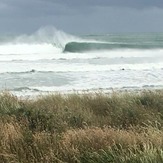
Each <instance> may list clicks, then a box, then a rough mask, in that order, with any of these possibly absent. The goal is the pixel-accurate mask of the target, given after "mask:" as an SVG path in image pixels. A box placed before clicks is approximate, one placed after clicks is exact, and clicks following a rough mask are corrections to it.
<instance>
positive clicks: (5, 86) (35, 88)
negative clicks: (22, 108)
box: [0, 28, 163, 95]
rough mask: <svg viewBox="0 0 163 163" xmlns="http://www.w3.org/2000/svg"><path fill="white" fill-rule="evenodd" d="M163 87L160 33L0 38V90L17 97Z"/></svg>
mask: <svg viewBox="0 0 163 163" xmlns="http://www.w3.org/2000/svg"><path fill="white" fill-rule="evenodd" d="M150 88H152V89H157V88H163V33H127V34H124V33H123V34H103V35H85V36H72V35H69V34H66V33H64V32H62V31H59V30H56V29H55V28H45V29H40V30H38V31H37V32H35V33H33V34H31V35H20V36H12V37H11V36H0V90H1V91H2V90H9V91H11V92H13V93H15V94H17V95H32V94H40V93H41V94H42V93H47V92H71V91H82V90H90V91H91V90H95V91H96V90H99V89H100V90H105V91H109V90H124V89H125V90H126V89H127V90H128V89H150Z"/></svg>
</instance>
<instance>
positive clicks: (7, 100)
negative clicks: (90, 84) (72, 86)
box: [0, 90, 163, 163]
mask: <svg viewBox="0 0 163 163" xmlns="http://www.w3.org/2000/svg"><path fill="white" fill-rule="evenodd" d="M0 162H2V163H11V162H12V163H29V162H30V163H32V162H34V163H35V162H39V163H45V162H47V163H51V162H52V163H53V162H54V163H55V162H56V163H63V162H68V163H87V162H88V163H96V162H97V163H105V162H106V163H107V162H113V163H114V162H115V163H119V162H129V163H130V162H131V163H139V162H142V163H148V162H152V163H153V162H157V163H159V162H160V163H161V162H163V91H162V90H158V91H142V92H140V93H116V92H114V93H112V94H108V95H107V94H104V93H94V94H69V95H60V94H55V95H48V96H42V97H38V98H36V99H34V100H31V99H21V98H18V97H16V96H14V95H12V94H10V93H8V92H4V93H1V95H0Z"/></svg>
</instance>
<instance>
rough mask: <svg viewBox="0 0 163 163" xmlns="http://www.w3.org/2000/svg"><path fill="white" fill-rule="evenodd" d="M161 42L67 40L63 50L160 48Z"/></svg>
mask: <svg viewBox="0 0 163 163" xmlns="http://www.w3.org/2000/svg"><path fill="white" fill-rule="evenodd" d="M162 47H163V46H162V45H161V44H152V43H144V44H138V43H107V42H106V43H104V42H69V43H67V44H66V45H65V48H64V50H63V52H72V53H76V52H79V53H80V52H86V51H97V50H114V49H142V50H143V49H144V50H145V49H160V48H162Z"/></svg>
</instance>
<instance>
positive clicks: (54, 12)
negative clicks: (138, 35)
mask: <svg viewBox="0 0 163 163" xmlns="http://www.w3.org/2000/svg"><path fill="white" fill-rule="evenodd" d="M47 25H53V26H55V27H56V28H59V29H62V30H64V31H65V32H69V33H77V34H78V33H79V34H88V33H92V34H93V33H111V32H163V0H0V33H1V34H3V33H31V32H34V31H36V30H37V29H38V28H40V27H43V26H47Z"/></svg>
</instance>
